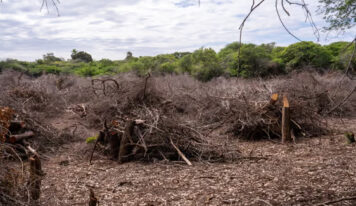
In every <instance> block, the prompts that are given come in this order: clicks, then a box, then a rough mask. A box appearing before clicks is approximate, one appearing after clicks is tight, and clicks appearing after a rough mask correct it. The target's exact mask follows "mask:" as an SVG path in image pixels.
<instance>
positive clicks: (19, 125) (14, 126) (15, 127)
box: [9, 120, 25, 132]
mask: <svg viewBox="0 0 356 206" xmlns="http://www.w3.org/2000/svg"><path fill="white" fill-rule="evenodd" d="M23 128H25V122H24V121H15V120H13V121H11V122H10V126H9V130H10V132H18V131H19V130H21V129H23Z"/></svg>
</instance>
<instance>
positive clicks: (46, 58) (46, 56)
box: [43, 53, 64, 62]
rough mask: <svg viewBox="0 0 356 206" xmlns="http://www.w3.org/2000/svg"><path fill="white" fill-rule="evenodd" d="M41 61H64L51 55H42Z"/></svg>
mask: <svg viewBox="0 0 356 206" xmlns="http://www.w3.org/2000/svg"><path fill="white" fill-rule="evenodd" d="M43 61H45V62H56V61H64V59H62V58H59V57H56V56H54V54H53V53H47V54H45V55H43Z"/></svg>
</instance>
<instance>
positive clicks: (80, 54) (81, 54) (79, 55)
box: [70, 49, 93, 63]
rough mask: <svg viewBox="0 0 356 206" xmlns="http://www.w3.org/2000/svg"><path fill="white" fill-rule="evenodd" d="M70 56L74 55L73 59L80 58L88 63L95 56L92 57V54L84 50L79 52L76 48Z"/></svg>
mask: <svg viewBox="0 0 356 206" xmlns="http://www.w3.org/2000/svg"><path fill="white" fill-rule="evenodd" d="M70 56H71V57H72V59H73V60H79V61H83V62H87V63H88V62H92V61H93V58H92V57H91V55H90V54H88V53H86V52H84V51H80V52H78V51H77V50H76V49H73V50H72V54H71V55H70Z"/></svg>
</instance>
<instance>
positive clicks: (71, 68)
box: [0, 42, 356, 81]
mask: <svg viewBox="0 0 356 206" xmlns="http://www.w3.org/2000/svg"><path fill="white" fill-rule="evenodd" d="M354 50H355V46H354V44H352V45H351V44H350V42H334V43H331V44H329V45H320V44H317V43H314V42H298V43H295V44H291V45H289V46H287V47H281V46H276V44H275V43H269V44H261V45H256V44H240V43H238V42H233V43H231V44H228V45H226V46H225V47H224V48H223V49H221V50H220V51H219V52H216V51H214V50H213V49H211V48H200V49H197V50H195V51H194V52H175V53H172V54H160V55H157V56H140V57H135V56H134V55H133V54H132V53H131V52H127V56H126V58H125V59H124V60H115V61H112V60H110V59H101V60H98V61H95V60H93V58H92V56H91V55H90V54H89V53H87V52H85V51H77V50H75V49H74V50H73V51H72V54H71V59H69V60H65V59H63V58H59V57H56V56H55V55H54V54H53V53H48V54H45V55H43V58H42V59H38V60H36V61H35V62H26V61H19V60H15V59H7V60H5V61H0V71H1V70H4V69H12V70H17V71H21V72H25V73H27V74H29V75H33V76H39V75H42V74H44V73H52V74H76V75H80V76H97V75H113V74H118V73H123V72H135V73H137V74H138V75H145V74H147V73H148V72H151V73H157V74H167V73H169V74H182V73H184V74H190V75H192V76H194V77H195V78H197V79H198V80H201V81H209V80H211V79H212V78H215V77H219V76H227V77H243V78H251V77H269V76H275V75H281V74H287V73H289V72H291V71H294V70H301V69H304V68H312V69H315V70H318V71H325V70H329V69H333V70H345V69H346V68H347V67H348V65H349V64H350V65H351V66H350V68H351V71H355V70H356V59H355V58H353V59H351V62H350V58H351V57H352V55H353V52H355V51H354ZM239 52H240V66H239V65H238V61H237V58H238V54H239Z"/></svg>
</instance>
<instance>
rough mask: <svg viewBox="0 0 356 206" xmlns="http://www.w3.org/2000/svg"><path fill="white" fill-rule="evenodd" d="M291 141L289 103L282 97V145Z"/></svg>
mask: <svg viewBox="0 0 356 206" xmlns="http://www.w3.org/2000/svg"><path fill="white" fill-rule="evenodd" d="M287 141H292V138H291V130H290V110H289V102H288V99H287V97H286V96H283V109H282V143H285V142H287Z"/></svg>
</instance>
